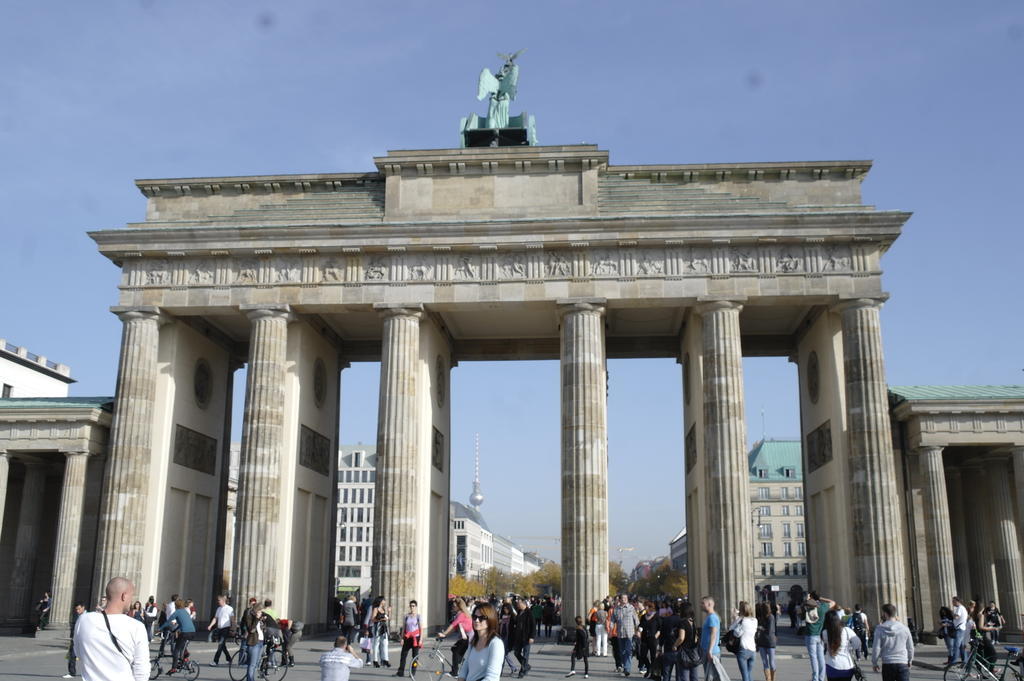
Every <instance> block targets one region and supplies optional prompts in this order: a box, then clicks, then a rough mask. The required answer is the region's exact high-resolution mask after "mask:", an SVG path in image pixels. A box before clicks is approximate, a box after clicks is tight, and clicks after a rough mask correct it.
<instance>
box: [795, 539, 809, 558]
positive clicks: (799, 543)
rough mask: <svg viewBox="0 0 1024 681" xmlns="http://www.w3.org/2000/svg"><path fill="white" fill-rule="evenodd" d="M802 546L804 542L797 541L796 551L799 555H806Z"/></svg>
mask: <svg viewBox="0 0 1024 681" xmlns="http://www.w3.org/2000/svg"><path fill="white" fill-rule="evenodd" d="M804 546H805V544H804V543H803V542H798V543H797V545H796V550H797V553H799V554H800V555H801V556H805V555H807V553H806V551H807V550H806V549H805V548H804Z"/></svg>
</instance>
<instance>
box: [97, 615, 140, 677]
mask: <svg viewBox="0 0 1024 681" xmlns="http://www.w3.org/2000/svg"><path fill="white" fill-rule="evenodd" d="M100 613H101V614H102V615H103V623H104V624H106V625H107V633H108V634H110V641H111V643H113V644H114V647H115V648H117V652H119V653H121V657H123V658H124V659H125V660H127V661H128V664H131V663H132V659H131V658H130V657H128V655H126V654H125V652H124V650H123V649H122V648H121V644H120V643H119V642H118V640H117V637H116V636H114V630H113V629H111V628H110V619H109V618H108V617H107V612H106V611H105V610H100Z"/></svg>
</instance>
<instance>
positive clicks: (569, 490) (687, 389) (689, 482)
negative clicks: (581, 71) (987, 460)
mask: <svg viewBox="0 0 1024 681" xmlns="http://www.w3.org/2000/svg"><path fill="white" fill-rule="evenodd" d="M374 164H375V166H376V169H375V170H374V171H372V172H356V173H325V174H314V175H273V176H257V177H206V178H190V179H169V180H140V181H138V182H137V183H136V184H137V185H138V187H139V189H140V190H141V191H142V193H143V194H144V195H145V196H146V197H147V210H146V217H145V220H144V221H143V222H140V223H133V224H129V225H128V226H127V227H126V228H123V229H111V230H102V231H96V232H92V233H91V236H92V238H93V239H94V240H95V241H96V243H97V244H98V246H99V249H100V251H101V252H102V253H103V255H105V256H106V257H107V258H109V259H110V260H111V261H113V262H114V263H115V264H116V265H118V266H119V267H120V268H121V270H122V278H121V283H120V298H119V300H118V304H117V306H116V307H114V308H113V310H114V312H115V313H116V314H117V315H118V316H119V317H120V319H121V320H122V321H123V324H124V329H123V337H122V347H121V359H120V367H119V373H118V382H117V397H116V401H115V405H114V417H113V425H112V430H111V435H110V448H109V455H108V456H109V461H108V464H107V466H108V468H107V471H108V472H107V483H106V484H107V490H106V491H105V493H104V495H103V498H102V501H101V503H102V508H101V510H100V522H99V546H98V556H97V559H96V563H97V566H96V576H95V577H96V579H95V583H102V581H103V580H104V579H106V578H108V577H110V576H113V575H115V574H124V575H127V576H129V577H130V578H132V579H133V580H135V582H136V583H137V584H138V585H139V586H140V593H142V594H148V593H159V594H164V593H170V592H171V591H172V590H173V591H174V592H182V593H189V594H210V593H213V592H214V591H215V590H216V589H217V588H218V586H219V585H217V584H215V583H214V576H215V575H217V574H219V572H220V565H221V564H222V562H223V560H224V552H225V542H226V540H225V529H224V520H223V518H222V517H221V516H222V513H221V509H223V508H224V505H225V495H226V485H227V483H226V480H227V478H226V471H227V452H228V445H229V441H230V432H231V430H230V416H231V411H232V408H231V395H232V383H233V376H234V372H235V371H236V370H237V369H238V368H240V367H241V366H243V365H245V366H247V371H246V386H245V406H244V417H243V425H242V432H243V435H242V445H241V461H240V470H239V483H238V484H239V489H238V503H237V516H236V521H235V532H234V550H233V569H232V582H233V583H232V584H231V591H232V593H233V594H234V595H235V597H236V598H239V599H241V598H245V597H248V596H249V595H253V596H258V597H270V598H273V599H274V600H275V605H277V606H278V607H279V609H280V610H281V611H283V612H288V613H293V616H294V617H299V618H304V619H305V620H306V621H308V622H322V621H326V619H327V616H328V610H327V608H328V602H329V597H330V596H331V595H332V591H333V569H332V566H333V561H334V557H333V556H334V547H333V539H332V538H333V536H334V532H333V518H334V508H335V494H336V489H337V486H336V481H335V476H336V474H337V473H336V469H337V466H336V452H337V451H338V432H339V400H340V398H341V384H342V382H341V377H342V375H343V369H344V368H345V367H346V366H348V364H349V363H350V362H359V361H379V362H380V363H381V373H380V398H379V399H380V403H379V404H380V408H379V424H378V445H377V447H378V448H377V453H378V458H379V464H378V474H377V482H376V495H375V503H376V510H375V521H374V527H373V533H372V542H373V546H374V556H373V557H374V572H373V585H374V586H373V590H374V593H375V594H378V593H379V594H382V595H384V596H386V597H387V598H388V599H389V600H390V601H391V602H392V603H393V604H395V605H396V607H404V604H405V603H406V602H407V601H408V600H409V599H411V598H415V599H418V600H419V602H420V604H421V606H422V607H423V608H424V611H425V612H427V613H428V618H429V620H430V622H431V623H432V624H433V623H439V622H440V621H441V620H442V619H443V617H444V605H445V594H446V586H447V550H448V549H447V547H448V540H447V532H448V522H447V518H448V511H447V510H448V500H449V473H450V460H451V459H450V451H449V446H450V441H451V428H450V425H451V418H452V415H451V411H450V404H451V399H450V387H449V386H450V383H449V375H450V372H451V370H452V368H453V367H455V366H456V364H457V363H458V362H469V361H473V360H516V359H558V360H559V361H560V363H561V404H562V413H561V423H562V439H561V479H562V506H561V525H562V529H561V531H562V547H563V548H562V552H563V553H562V567H563V575H564V576H563V585H562V594H563V598H564V601H565V607H564V609H563V613H564V615H563V616H564V617H568V618H571V617H572V616H574V615H575V614H578V613H585V612H586V609H587V606H588V605H589V604H590V603H591V602H592V601H593V600H595V599H596V598H599V597H601V596H604V595H605V594H606V593H607V591H608V513H609V509H608V473H607V471H608V468H607V463H608V451H607V425H606V424H607V406H606V391H607V383H606V361H607V359H608V358H634V357H668V358H675V359H676V360H678V362H679V363H680V365H681V371H680V380H681V381H682V385H683V394H684V408H683V413H682V414H681V415H680V427H681V428H682V430H683V432H684V433H685V452H681V453H680V456H683V457H684V458H685V470H686V476H685V485H684V482H683V480H679V481H678V483H677V485H678V487H677V489H678V492H679V494H681V495H682V494H685V498H686V511H687V519H688V527H689V537H690V542H691V544H690V556H691V560H690V566H691V573H690V584H691V587H690V588H691V595H692V596H694V597H698V596H700V595H703V594H711V595H713V596H715V597H716V598H717V599H718V600H719V602H721V603H723V604H724V606H723V607H727V608H731V607H734V606H735V604H736V603H737V602H738V601H740V600H744V599H747V600H749V599H750V598H751V597H752V595H753V590H754V584H753V580H752V563H753V556H752V536H751V523H752V516H751V503H750V495H749V489H748V471H747V463H746V452H747V436H746V428H745V415H744V409H743V373H742V358H743V357H744V356H779V357H786V358H789V360H790V361H792V362H795V363H796V364H797V366H798V367H799V379H800V413H801V424H802V436H803V438H804V440H805V442H806V443H807V446H808V448H809V449H810V451H808V452H807V453H806V456H807V457H808V459H809V460H810V461H812V462H814V464H813V466H809V474H808V477H807V483H806V484H807V493H806V497H807V499H808V501H809V503H810V507H809V509H808V516H809V517H810V522H812V523H813V522H814V520H813V518H816V517H824V516H839V517H849V522H846V523H837V524H835V526H834V530H833V532H832V533H831V536H829V538H828V545H827V546H826V545H812V547H811V551H812V555H811V556H810V559H811V561H812V563H813V562H814V561H815V560H816V556H815V552H826V551H828V552H833V554H834V555H842V556H847V557H848V559H846V560H832V561H831V562H829V565H830V566H831V569H830V573H829V577H828V580H829V584H830V586H831V589H832V591H831V593H832V594H833V595H835V596H836V597H838V598H841V599H843V600H844V601H847V600H849V601H859V602H860V603H861V604H864V606H865V607H866V608H868V609H869V610H871V611H873V612H876V613H877V612H878V607H879V604H881V603H884V602H892V603H895V604H897V605H898V606H899V607H900V608H901V609H902V608H903V607H904V605H905V603H906V597H907V596H906V593H905V590H906V584H907V579H906V577H905V570H906V565H905V563H906V559H905V554H904V544H905V542H906V540H905V538H904V535H903V532H902V530H901V518H900V510H899V505H898V504H896V503H887V500H895V499H896V498H897V496H898V489H897V476H896V471H895V468H894V456H893V450H892V433H891V427H890V418H889V406H888V403H887V394H886V380H885V370H884V367H883V361H882V336H881V329H880V325H879V309H880V308H881V306H882V304H883V302H884V301H885V298H886V294H885V292H884V289H883V287H882V283H881V276H882V270H881V258H882V255H883V254H884V253H885V252H886V250H887V249H888V248H889V246H890V245H891V244H892V243H893V241H894V240H895V239H896V237H897V236H898V235H899V233H900V229H901V226H902V225H903V224H904V222H905V221H906V220H907V219H908V217H909V214H908V213H905V212H895V211H882V210H875V209H874V208H873V207H872V206H870V205H865V204H863V203H862V201H861V193H860V188H861V183H862V182H863V180H864V178H865V176H866V175H867V173H868V170H869V169H870V165H871V164H870V163H869V162H864V161H835V162H805V163H726V164H701V165H692V164H678V165H612V164H610V163H609V154H608V152H607V151H604V150H601V149H599V148H598V147H597V146H594V145H587V144H581V145H571V146H533V145H523V146H498V147H479V148H461V149H434V150H416V151H392V152H389V153H388V154H387V155H385V156H381V157H379V158H375V159H374ZM904 612H905V610H904Z"/></svg>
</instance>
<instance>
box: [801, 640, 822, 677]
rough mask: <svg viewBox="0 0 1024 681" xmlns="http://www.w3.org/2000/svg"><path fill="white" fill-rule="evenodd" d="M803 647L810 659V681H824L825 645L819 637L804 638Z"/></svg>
mask: <svg viewBox="0 0 1024 681" xmlns="http://www.w3.org/2000/svg"><path fill="white" fill-rule="evenodd" d="M804 645H805V646H807V655H808V657H810V658H811V681H825V644H824V643H822V642H821V636H804Z"/></svg>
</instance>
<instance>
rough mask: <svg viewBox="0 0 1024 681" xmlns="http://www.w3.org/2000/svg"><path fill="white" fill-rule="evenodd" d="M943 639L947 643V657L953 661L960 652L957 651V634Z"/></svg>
mask: <svg viewBox="0 0 1024 681" xmlns="http://www.w3.org/2000/svg"><path fill="white" fill-rule="evenodd" d="M942 640H943V641H944V642H945V644H946V658H947V659H948V660H949V661H950V662H952V661H953V660H954V659H956V656H957V655H958V654H959V653H958V652H957V648H956V641H957V639H956V636H947V637H946V638H944V639H942Z"/></svg>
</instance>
